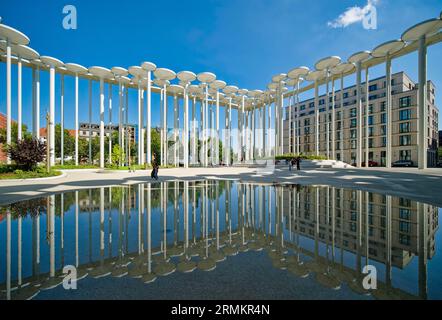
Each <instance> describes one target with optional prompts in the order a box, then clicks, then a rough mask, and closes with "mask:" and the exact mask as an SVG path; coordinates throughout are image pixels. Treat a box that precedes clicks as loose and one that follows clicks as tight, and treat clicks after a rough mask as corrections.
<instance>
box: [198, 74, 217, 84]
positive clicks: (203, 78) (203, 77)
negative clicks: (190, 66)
mask: <svg viewBox="0 0 442 320" xmlns="http://www.w3.org/2000/svg"><path fill="white" fill-rule="evenodd" d="M197 78H198V81H200V82H202V83H211V82H213V81H215V80H216V75H215V74H213V73H211V72H202V73H200V74H198V76H197Z"/></svg>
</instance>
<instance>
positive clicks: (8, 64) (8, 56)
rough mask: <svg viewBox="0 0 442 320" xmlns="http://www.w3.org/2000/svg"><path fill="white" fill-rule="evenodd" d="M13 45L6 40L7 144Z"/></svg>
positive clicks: (7, 141) (7, 140) (9, 124)
mask: <svg viewBox="0 0 442 320" xmlns="http://www.w3.org/2000/svg"><path fill="white" fill-rule="evenodd" d="M11 91H12V89H11V44H10V42H9V40H8V39H6V144H7V145H8V146H9V145H10V144H11V125H12V123H11V101H12V100H11V96H12V92H11ZM6 162H7V163H8V164H10V163H11V159H10V157H9V155H7V158H6Z"/></svg>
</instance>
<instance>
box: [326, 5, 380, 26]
mask: <svg viewBox="0 0 442 320" xmlns="http://www.w3.org/2000/svg"><path fill="white" fill-rule="evenodd" d="M378 2H379V0H367V5H366V6H365V7H363V8H361V7H358V6H354V7H351V8H348V9H347V10H346V11H345V12H344V13H342V14H340V15H339V17H338V18H336V19H335V20H333V21H329V22H328V23H327V25H328V26H329V27H331V28H345V27H348V26H349V25H351V24H353V23H356V22H360V21H362V20H363V19H364V17H365V16H366V15H367V13H369V12H370V11H371V10H372V9H373V7H374V6H375V5H376V4H377V3H378Z"/></svg>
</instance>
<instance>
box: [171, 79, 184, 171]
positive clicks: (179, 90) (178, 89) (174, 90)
mask: <svg viewBox="0 0 442 320" xmlns="http://www.w3.org/2000/svg"><path fill="white" fill-rule="evenodd" d="M169 92H170V93H171V94H172V95H173V119H174V122H173V157H172V158H173V165H174V166H175V167H178V166H179V144H180V143H179V142H180V140H179V127H180V112H179V96H182V95H184V88H183V87H182V86H180V85H177V84H173V85H171V86H170V87H169Z"/></svg>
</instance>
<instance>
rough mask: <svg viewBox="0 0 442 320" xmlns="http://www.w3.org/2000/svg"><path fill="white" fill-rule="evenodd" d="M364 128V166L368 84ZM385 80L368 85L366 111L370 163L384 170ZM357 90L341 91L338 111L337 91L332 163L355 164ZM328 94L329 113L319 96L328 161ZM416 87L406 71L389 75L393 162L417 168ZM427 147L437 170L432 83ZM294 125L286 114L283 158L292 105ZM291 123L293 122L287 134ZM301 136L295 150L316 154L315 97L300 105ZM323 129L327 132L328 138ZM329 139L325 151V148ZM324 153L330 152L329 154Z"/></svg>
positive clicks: (289, 143) (321, 135)
mask: <svg viewBox="0 0 442 320" xmlns="http://www.w3.org/2000/svg"><path fill="white" fill-rule="evenodd" d="M362 87H363V89H362V106H363V110H364V111H363V113H364V114H363V116H364V119H363V129H362V134H363V137H362V141H363V143H362V150H363V156H362V162H365V161H366V159H365V145H366V144H365V137H366V126H365V125H366V116H367V115H366V101H365V100H366V98H365V97H366V89H365V88H366V85H365V84H363V85H362ZM385 88H386V78H385V77H381V78H377V79H373V80H371V81H370V82H369V101H368V106H369V108H368V109H369V110H368V111H369V112H368V117H369V118H368V145H369V155H368V160H369V161H373V162H376V163H378V164H379V165H380V166H385V165H386V127H387V113H386V92H385ZM356 96H357V92H356V86H351V87H347V88H345V89H344V92H343V106H344V108H343V109H341V92H340V90H336V91H335V112H336V114H335V115H336V118H335V120H336V121H335V150H336V159H337V160H341V161H344V162H347V163H350V164H353V163H355V162H356V153H357V143H358V136H357V134H358V130H357V126H358V114H357V100H356ZM332 98H333V97H332V94H331V93H330V96H329V99H330V100H329V101H330V103H329V110H326V101H325V100H326V96H325V95H323V96H320V97H319V106H318V108H319V112H320V115H319V152H320V154H321V155H324V156H328V157H329V158H332V155H331V150H332V146H331V139H332V138H331V137H332V134H331V127H332V126H331V121H332V120H331V119H332ZM417 99H418V86H417V84H416V83H415V82H413V81H412V80H411V79H410V77H408V76H407V74H406V73H404V72H399V73H396V74H393V75H392V162H394V161H397V160H411V161H413V163H414V164H415V165H417V164H418V148H417V147H418V146H417V144H418V140H417V139H418V107H417ZM426 108H427V112H428V119H427V125H428V128H427V137H428V139H427V143H428V166H435V165H436V162H437V148H438V143H439V142H438V126H439V125H438V117H439V110H438V108H437V107H436V105H435V87H434V85H433V83H432V82H431V81H428V85H427V106H426ZM292 111H293V112H292V120H291V121H288V119H289V110H288V108H287V110H286V119H287V120H285V121H284V146H283V147H284V153H294V150H293V130H294V127H295V125H294V124H295V123H294V119H295V115H296V114H297V113H298V110H297V109H296V106H292ZM289 122H290V123H291V126H290V130H289ZM297 128H298V131H297V134H298V135H299V151H300V152H301V153H304V154H313V153H314V152H315V144H316V141H315V100H314V98H312V99H309V100H305V101H302V102H300V103H299V118H298V123H297ZM327 128H328V130H329V132H328V133H327ZM327 139H328V140H329V148H327ZM327 150H329V152H328V154H327Z"/></svg>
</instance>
